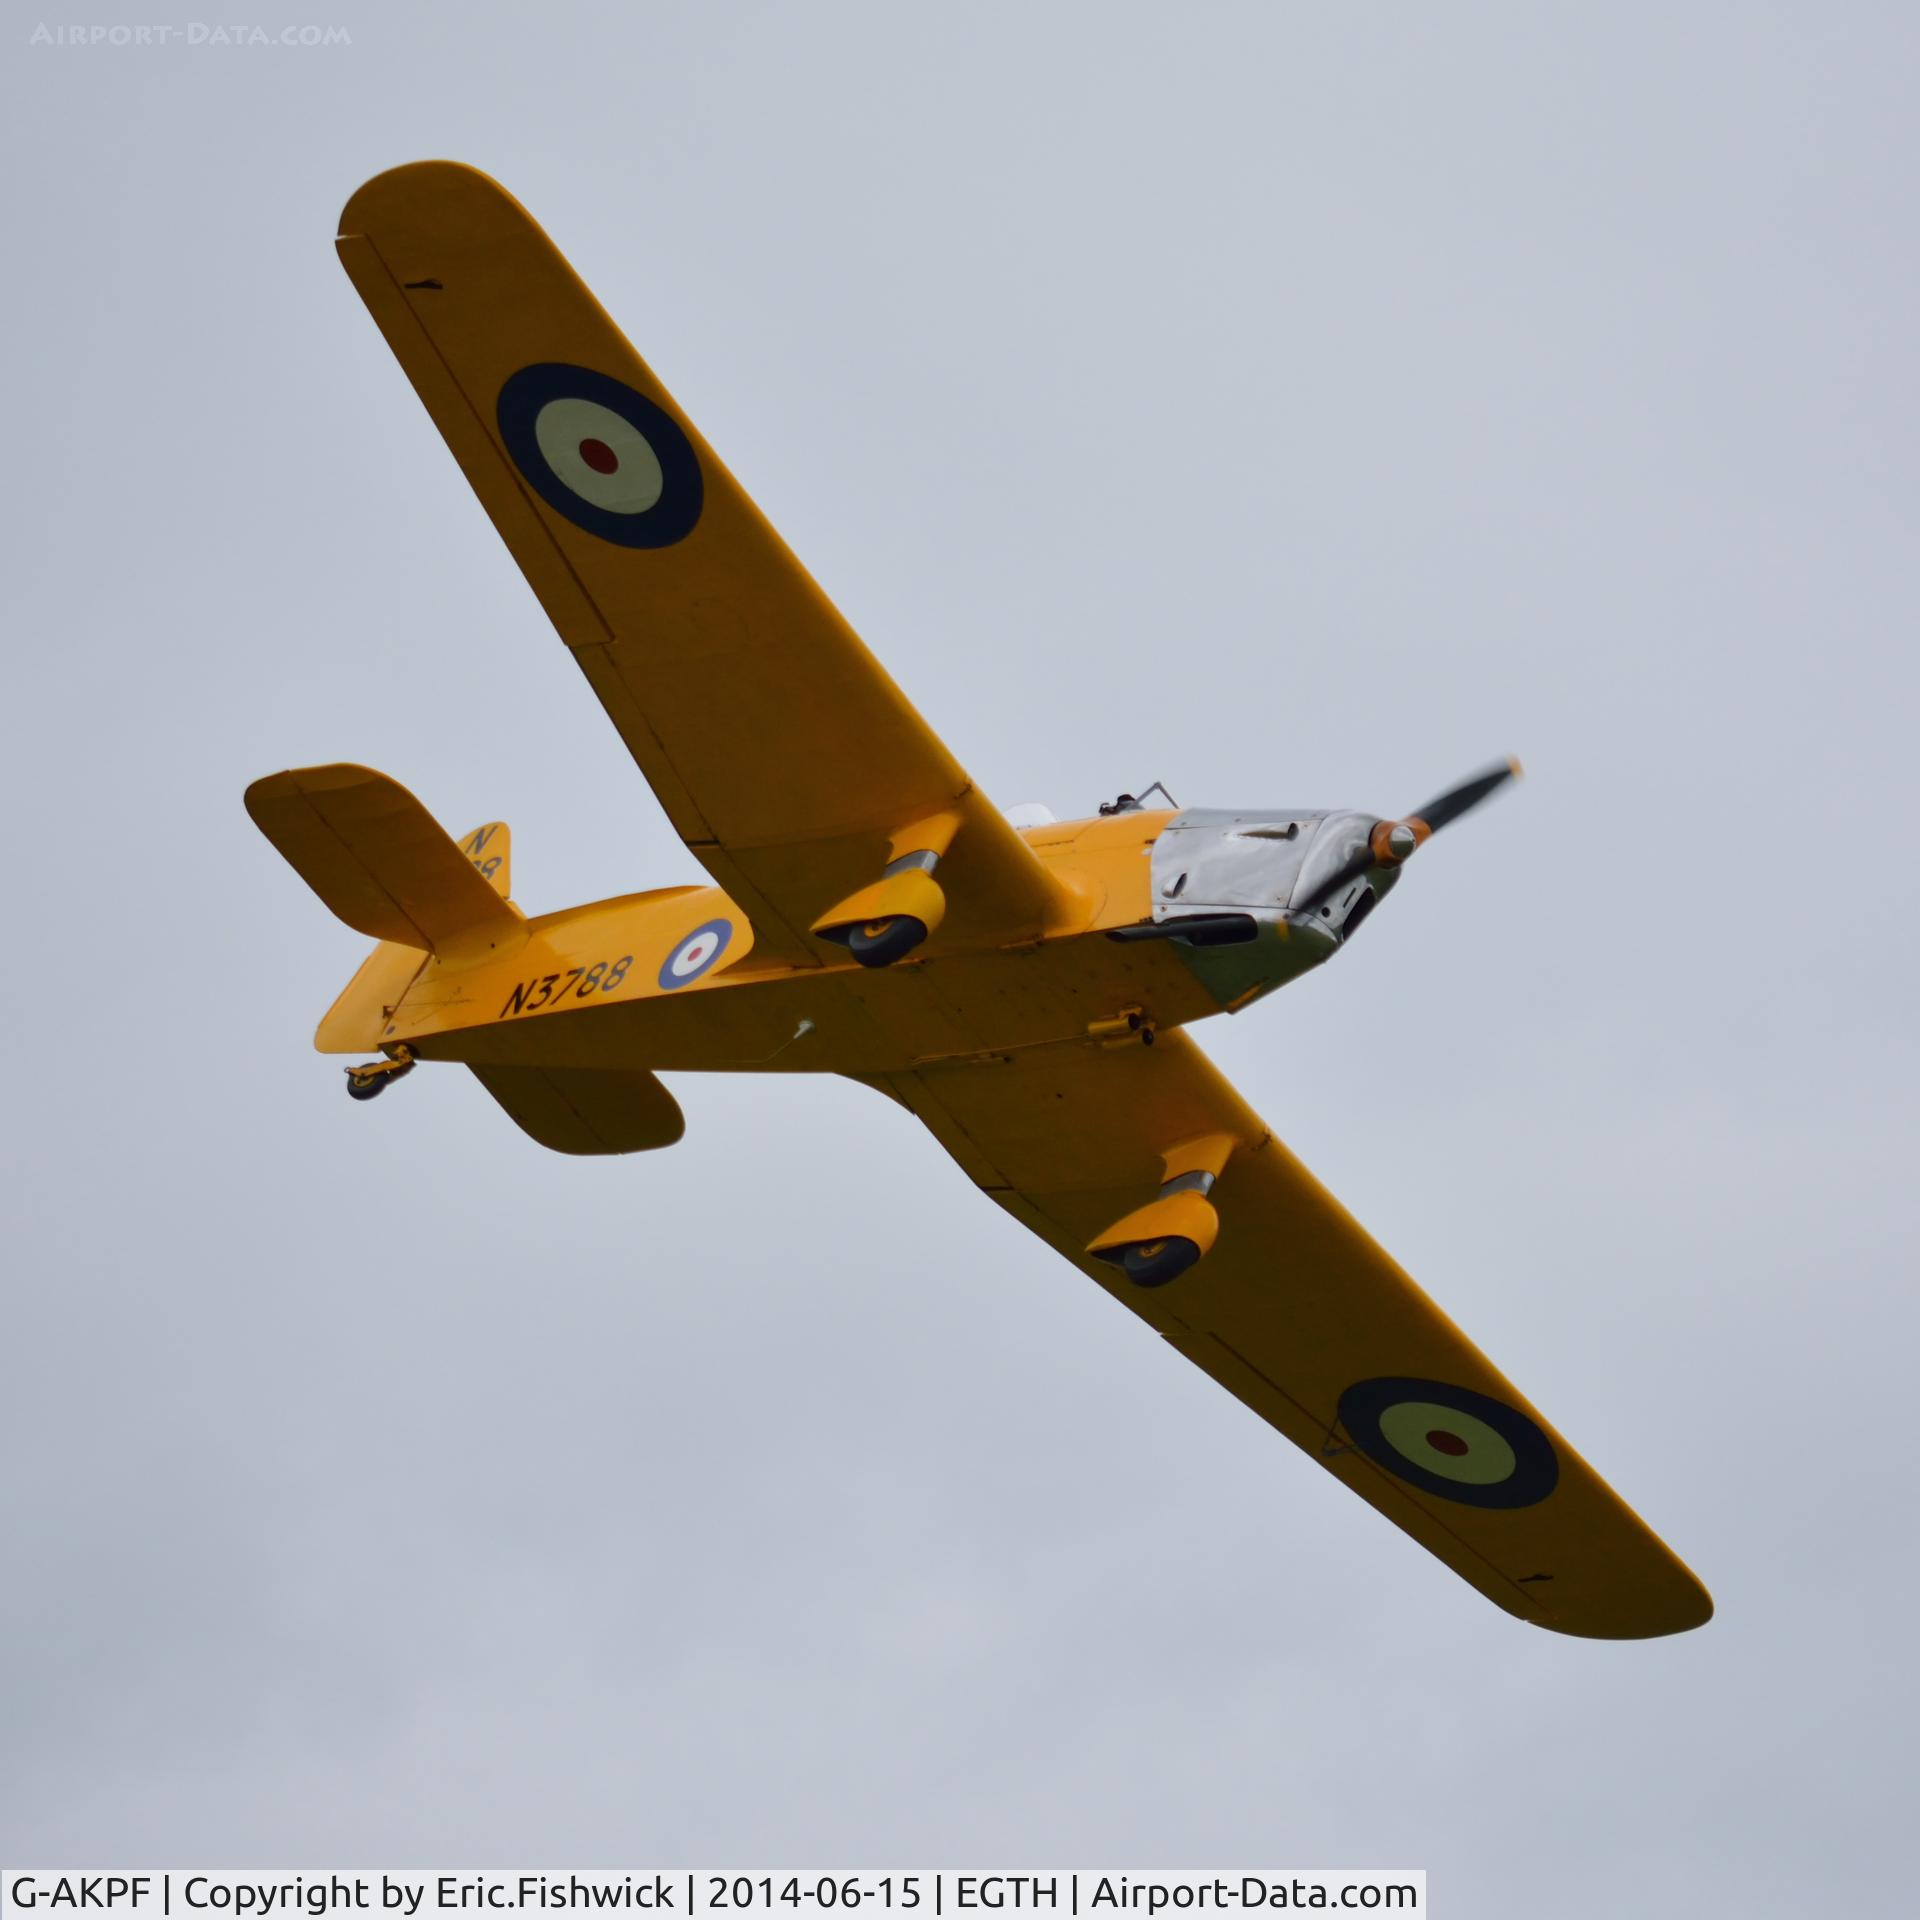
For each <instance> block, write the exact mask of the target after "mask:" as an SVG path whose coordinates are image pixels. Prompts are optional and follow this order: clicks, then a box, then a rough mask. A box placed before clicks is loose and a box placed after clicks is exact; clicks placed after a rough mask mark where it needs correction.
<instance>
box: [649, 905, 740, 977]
mask: <svg viewBox="0 0 1920 1920" xmlns="http://www.w3.org/2000/svg"><path fill="white" fill-rule="evenodd" d="M732 938H733V923H732V922H731V921H728V920H709V921H708V922H707V924H706V925H705V926H704V927H695V928H694V930H693V931H692V932H691V933H690V934H688V935H687V937H686V938H685V939H684V940H682V941H681V942H680V944H679V945H678V946H677V947H675V948H674V950H673V951H672V952H671V953H670V954H668V955H667V957H666V959H665V960H663V961H662V962H661V963H660V984H661V986H663V987H665V988H667V989H669V990H671V989H672V988H674V987H684V986H686V985H687V984H688V983H689V982H690V981H693V980H698V979H699V978H700V976H701V975H702V974H703V973H705V972H706V971H707V969H708V968H709V967H711V966H712V965H713V963H714V962H715V961H716V960H718V959H719V958H720V956H721V955H722V954H723V953H725V952H726V950H727V942H728V941H729V940H731V939H732Z"/></svg>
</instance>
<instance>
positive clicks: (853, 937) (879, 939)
mask: <svg viewBox="0 0 1920 1920" xmlns="http://www.w3.org/2000/svg"><path fill="white" fill-rule="evenodd" d="M926 937H927V923H926V922H925V921H924V920H917V919H915V918H914V916H913V915H912V914H910V913H891V914H888V915H887V917H886V918H885V919H884V920H865V921H862V922H861V923H860V924H859V925H858V926H856V927H852V928H850V929H849V930H848V933H847V951H848V952H849V953H850V954H852V955H853V957H854V958H855V959H856V960H857V961H859V963H860V964H861V965H862V966H863V967H890V966H892V965H893V963H894V962H895V961H896V960H904V959H905V958H906V957H907V955H908V954H910V953H911V952H912V951H913V950H914V948H915V947H917V946H919V945H920V943H921V942H922V941H923V940H925V939H926Z"/></svg>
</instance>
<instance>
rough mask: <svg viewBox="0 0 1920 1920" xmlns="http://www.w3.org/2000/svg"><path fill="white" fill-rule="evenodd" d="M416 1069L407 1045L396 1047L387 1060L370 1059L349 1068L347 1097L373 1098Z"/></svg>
mask: <svg viewBox="0 0 1920 1920" xmlns="http://www.w3.org/2000/svg"><path fill="white" fill-rule="evenodd" d="M413 1069H414V1058H413V1054H412V1053H411V1051H410V1050H409V1049H407V1048H406V1047H395V1048H394V1050H393V1052H392V1054H391V1055H390V1056H389V1057H388V1058H387V1059H385V1060H369V1061H366V1062H364V1063H363V1064H362V1065H360V1066H357V1067H349V1068H348V1069H347V1098H348V1099H349V1100H372V1099H374V1098H375V1097H376V1096H378V1095H380V1094H383V1093H385V1092H386V1090H387V1088H388V1087H389V1086H391V1085H392V1084H393V1082H394V1081H396V1080H398V1079H399V1078H401V1076H402V1075H403V1074H409V1073H411V1072H412V1071H413Z"/></svg>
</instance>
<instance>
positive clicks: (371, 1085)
mask: <svg viewBox="0 0 1920 1920" xmlns="http://www.w3.org/2000/svg"><path fill="white" fill-rule="evenodd" d="M392 1078H393V1075H392V1074H390V1073H383V1074H381V1075H380V1077H379V1078H378V1079H377V1080H367V1081H360V1080H356V1079H355V1078H354V1077H353V1073H352V1070H351V1069H349V1070H348V1073H347V1098H348V1099H349V1100H371V1099H373V1098H374V1097H375V1096H376V1095H379V1094H382V1093H385V1092H386V1090H387V1082H388V1081H389V1080H391V1079H392Z"/></svg>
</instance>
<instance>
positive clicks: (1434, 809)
mask: <svg viewBox="0 0 1920 1920" xmlns="http://www.w3.org/2000/svg"><path fill="white" fill-rule="evenodd" d="M1519 777H1520V762H1519V761H1518V760H1503V761H1501V763H1500V764H1499V765H1498V766H1496V767H1488V768H1487V769H1486V770H1485V771H1484V772H1483V773H1476V774H1475V775H1474V776H1473V777H1472V778H1471V779H1470V780H1462V781H1461V782H1460V784H1459V785H1458V786H1456V787H1449V788H1448V789H1447V791H1446V792H1445V793H1443V794H1441V795H1440V796H1439V798H1438V799H1435V800H1429V801H1428V802H1427V804H1426V805H1425V806H1424V807H1419V808H1416V809H1415V810H1414V811H1413V812H1412V813H1410V814H1408V815H1407V817H1406V818H1405V819H1404V820H1379V821H1376V822H1375V823H1374V828H1373V831H1372V832H1371V833H1370V834H1368V836H1367V844H1366V845H1365V846H1364V847H1362V848H1361V849H1360V851H1359V852H1358V853H1356V854H1355V855H1354V856H1353V858H1352V859H1351V860H1348V861H1346V862H1344V863H1343V864H1342V865H1341V866H1340V867H1339V868H1338V869H1337V870H1336V871H1335V872H1333V873H1331V874H1329V875H1328V876H1327V878H1326V879H1324V880H1323V881H1321V883H1320V884H1319V885H1318V886H1317V887H1315V888H1314V890H1313V892H1312V893H1311V894H1310V895H1309V896H1308V897H1307V898H1306V899H1305V900H1299V901H1295V902H1294V908H1293V910H1294V912H1296V913H1311V912H1313V910H1314V909H1315V908H1316V907H1319V906H1320V905H1322V904H1323V903H1324V902H1325V901H1328V900H1331V899H1332V898H1333V896H1334V895H1335V894H1336V893H1338V892H1339V891H1340V889H1341V888H1342V887H1344V886H1347V885H1349V884H1350V883H1351V882H1353V881H1355V880H1357V879H1359V878H1360V876H1361V875H1362V874H1363V873H1371V872H1372V871H1373V869H1374V868H1375V867H1397V866H1399V865H1400V864H1401V862H1402V861H1405V860H1410V859H1412V857H1413V855H1414V853H1415V852H1416V851H1417V850H1418V849H1419V847H1420V845H1421V844H1422V842H1424V841H1426V840H1429V839H1431V838H1432V837H1433V836H1434V835H1435V834H1436V833H1438V832H1439V831H1440V829H1441V828H1442V827H1449V826H1451V825H1452V824H1453V823H1454V821H1456V820H1458V819H1459V818H1460V816H1461V815H1462V814H1463V813H1471V812H1472V811H1473V809H1474V808H1475V807H1477V806H1478V805H1479V804H1480V803H1481V801H1483V800H1485V799H1487V798H1488V797H1489V796H1490V795H1492V794H1495V793H1497V792H1499V790H1500V789H1501V788H1502V787H1504V786H1505V785H1506V784H1507V782H1508V781H1509V780H1517V779H1519Z"/></svg>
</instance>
